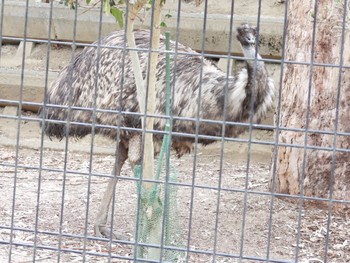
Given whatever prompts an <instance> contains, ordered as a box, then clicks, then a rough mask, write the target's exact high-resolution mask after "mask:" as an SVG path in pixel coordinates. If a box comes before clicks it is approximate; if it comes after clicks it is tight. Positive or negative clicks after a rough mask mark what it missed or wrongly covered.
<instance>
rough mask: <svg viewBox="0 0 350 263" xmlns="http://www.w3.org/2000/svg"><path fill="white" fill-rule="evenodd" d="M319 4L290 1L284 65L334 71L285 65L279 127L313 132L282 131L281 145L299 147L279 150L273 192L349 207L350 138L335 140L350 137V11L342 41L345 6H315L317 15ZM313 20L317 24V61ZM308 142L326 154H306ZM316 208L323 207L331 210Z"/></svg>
mask: <svg viewBox="0 0 350 263" xmlns="http://www.w3.org/2000/svg"><path fill="white" fill-rule="evenodd" d="M314 2H315V1H304V0H291V1H289V9H288V10H289V11H288V26H287V29H286V30H287V38H286V52H285V60H286V61H291V62H294V61H295V62H304V63H305V62H306V63H311V62H312V61H313V63H316V64H320V63H321V64H332V65H334V66H332V67H325V66H319V65H313V67H311V66H310V65H301V64H293V63H291V64H289V63H287V64H285V67H284V76H283V83H282V93H281V112H280V113H279V114H280V115H279V117H280V119H279V122H280V123H279V124H280V127H281V128H282V129H283V128H286V129H292V128H297V129H307V130H311V131H308V132H303V131H285V130H282V131H280V135H279V143H282V144H283V143H286V144H293V146H294V147H290V146H286V147H284V146H279V147H278V149H277V158H276V173H275V175H274V176H275V177H274V178H275V181H274V185H271V188H274V189H272V191H275V192H277V193H285V194H292V195H305V196H310V197H321V198H332V199H336V200H346V201H350V153H349V152H348V153H347V152H345V151H346V150H349V149H350V136H349V134H348V135H347V136H346V135H344V134H340V135H339V134H338V135H337V136H336V137H335V138H334V136H335V135H334V134H335V131H336V132H338V133H349V132H350V103H349V102H350V68H349V65H350V34H349V31H350V29H349V24H350V21H349V16H350V13H349V7H347V9H348V10H347V22H346V29H345V35H344V40H343V41H342V30H343V23H342V21H343V15H344V6H343V3H342V2H344V1H337V0H319V1H316V2H318V6H317V12H315V10H314ZM314 19H317V20H316V28H315V30H316V35H315V45H314V54H313V55H312V38H313V30H314ZM342 42H344V52H343V54H342V59H343V62H342V64H343V66H345V67H347V68H340V67H339V65H340V63H341V47H342ZM312 56H313V58H312ZM310 74H311V82H310ZM339 74H340V76H339ZM339 77H341V78H339ZM309 92H310V99H308V98H309ZM339 92H340V94H339V102H337V96H338V93H339ZM337 105H338V106H337ZM337 107H338V108H337ZM337 114H338V119H337ZM315 130H317V131H320V132H315ZM325 132H326V133H328V134H325ZM305 137H306V138H305ZM334 139H335V140H334ZM305 140H306V145H307V147H322V148H323V149H305V148H304V146H305ZM295 146H296V147H295ZM297 146H301V148H297ZM334 146H335V147H336V151H335V152H333V147H334ZM324 148H328V149H329V150H327V149H324ZM344 150H345V151H344ZM271 182H273V181H272V180H271ZM302 183H303V187H302ZM313 203H315V204H317V205H318V204H320V205H322V206H323V205H325V204H327V203H325V202H316V201H315V202H313ZM344 207H347V208H348V209H349V207H350V206H349V205H344V204H340V203H339V202H338V203H337V202H335V203H334V208H335V209H336V210H337V211H344Z"/></svg>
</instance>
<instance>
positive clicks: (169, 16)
mask: <svg viewBox="0 0 350 263" xmlns="http://www.w3.org/2000/svg"><path fill="white" fill-rule="evenodd" d="M165 17H166V18H171V17H173V16H172V15H171V14H169V13H167V14H166V15H165Z"/></svg>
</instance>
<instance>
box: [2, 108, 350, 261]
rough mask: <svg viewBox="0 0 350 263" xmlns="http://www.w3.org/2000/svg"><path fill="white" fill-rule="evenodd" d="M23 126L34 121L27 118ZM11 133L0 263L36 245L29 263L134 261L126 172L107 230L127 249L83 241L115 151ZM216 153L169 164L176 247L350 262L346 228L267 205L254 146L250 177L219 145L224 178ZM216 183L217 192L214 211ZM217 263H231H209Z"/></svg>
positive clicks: (29, 130) (239, 153) (339, 221)
mask: <svg viewBox="0 0 350 263" xmlns="http://www.w3.org/2000/svg"><path fill="white" fill-rule="evenodd" d="M24 116H26V117H36V115H33V114H30V113H24ZM19 128H20V129H19V133H17V131H18V123H17V122H16V121H15V120H5V119H1V120H0V142H1V145H2V146H1V147H0V160H1V163H0V175H1V177H0V178H1V180H0V190H1V191H0V192H1V203H0V242H5V244H6V243H8V242H9V241H10V230H9V228H10V227H11V226H13V228H14V229H15V230H13V232H12V240H11V242H12V243H13V244H14V245H13V246H12V247H10V246H9V245H1V246H0V248H1V249H0V251H1V253H0V262H6V261H7V260H8V257H9V254H10V253H11V257H12V262H27V261H32V258H33V253H34V250H33V247H32V246H33V242H34V240H35V239H36V240H37V245H38V246H39V247H41V248H38V249H36V254H35V258H36V260H37V261H41V262H53V261H57V260H58V257H60V261H62V262H73V261H81V260H82V259H83V255H82V253H83V252H85V253H86V255H85V259H86V260H87V261H88V262H105V261H107V257H108V255H109V254H108V251H109V249H110V251H111V253H112V254H111V255H112V256H116V257H131V258H132V257H133V247H132V245H130V244H129V243H128V242H132V241H134V232H135V229H134V227H135V223H134V221H135V212H136V204H137V193H136V185H135V182H134V181H133V180H128V178H130V176H131V178H133V177H132V175H131V174H132V173H131V171H130V168H129V166H128V165H127V166H126V167H124V169H123V173H122V176H125V179H122V180H121V181H120V182H119V183H118V186H117V195H116V202H115V216H114V221H113V222H114V224H115V227H116V228H117V229H118V232H119V233H120V234H122V235H123V236H124V237H125V238H126V240H125V241H124V242H123V241H121V242H119V243H117V242H113V243H112V244H110V243H109V242H108V240H91V239H90V240H86V239H84V231H85V230H86V231H87V233H86V234H87V235H88V236H90V237H93V222H94V217H95V215H96V211H97V209H98V205H99V203H100V200H101V197H102V194H103V192H104V189H105V187H106V184H107V181H108V178H107V177H108V176H109V175H110V173H111V171H112V166H113V162H114V156H113V152H112V151H111V149H113V148H114V147H115V146H114V144H113V142H111V141H109V140H107V139H105V138H101V137H97V138H96V139H95V144H96V145H94V146H95V148H94V150H93V155H90V154H89V151H90V142H91V137H90V136H88V137H87V138H84V139H83V140H81V141H74V140H72V141H69V144H68V151H67V153H65V151H64V145H65V141H62V142H58V141H50V140H49V139H48V138H46V137H44V140H43V145H44V147H43V148H40V139H41V136H40V128H39V125H38V123H37V122H34V121H22V122H21V124H20V126H19ZM271 135H272V134H271V133H270V132H267V131H258V132H254V138H258V139H260V140H263V141H268V140H271V138H272V136H271ZM17 138H19V147H18V151H16V144H15V142H16V140H17ZM220 149H221V144H220V143H215V144H213V145H209V146H207V147H199V148H198V154H197V159H196V164H195V166H194V155H193V154H190V155H186V156H184V157H183V158H181V159H177V158H175V157H174V156H172V159H171V163H172V165H173V166H174V168H175V169H176V171H177V176H178V179H177V182H178V183H180V184H181V185H180V186H178V188H177V198H176V200H177V204H178V220H179V226H180V227H179V230H178V231H179V232H180V233H181V236H182V237H183V240H182V244H184V247H185V244H187V238H188V236H190V242H189V246H190V249H192V250H197V251H207V252H210V251H212V250H213V246H214V240H215V238H216V239H217V243H216V244H217V245H216V251H217V252H218V253H222V254H223V255H224V254H233V255H236V256H238V255H239V253H240V251H241V249H242V252H243V256H244V257H246V258H248V259H246V260H243V261H242V262H258V261H259V259H260V260H262V259H264V258H267V257H268V258H269V259H271V260H275V262H276V261H277V262H284V261H288V262H294V260H295V257H296V251H298V262H324V261H323V260H324V257H325V242H327V244H328V246H327V256H326V258H327V259H328V261H327V262H350V248H349V243H348V242H349V236H350V232H349V229H350V220H349V218H344V217H338V216H335V215H331V216H330V217H328V214H327V211H322V210H318V209H301V210H299V206H298V205H297V204H293V203H290V202H287V201H286V200H281V199H278V198H272V197H271V195H269V188H268V183H269V170H270V154H271V148H270V147H267V146H263V145H252V148H251V161H250V163H249V167H248V169H247V164H248V163H247V156H248V154H247V144H245V143H233V142H231V143H225V145H224V155H223V162H222V169H220V157H221V151H220ZM16 167H17V168H16ZM40 167H41V170H40V169H39V168H40ZM64 170H66V171H67V172H66V173H64V172H63V171H64ZM220 171H221V173H220ZM89 172H90V173H89ZM89 174H91V176H89ZM220 174H221V188H222V190H221V191H220V206H219V208H218V209H217V201H218V194H219V192H218V185H219V178H220ZM193 177H195V181H194V187H193V201H191V195H192V187H189V186H190V185H191V183H192V179H193ZM89 186H90V187H89ZM88 187H89V188H88ZM246 190H248V191H246ZM88 204H89V205H88ZM191 204H192V211H193V212H192V215H191V216H192V220H191V222H190V221H189V218H190V209H191ZM216 220H218V221H217V228H216V229H215V223H216ZM299 223H300V225H299ZM328 224H329V231H327V227H328ZM189 225H191V227H190V228H189ZM35 229H36V231H37V234H35V232H33V231H34V230H35ZM189 229H190V230H189ZM60 231H61V232H60ZM189 231H190V232H189ZM59 233H61V234H62V236H60V235H59ZM327 233H328V234H327ZM65 234H67V235H72V236H71V237H69V236H65ZM242 241H243V242H242ZM125 242H126V243H125ZM0 244H1V243H0ZM16 244H18V245H16ZM297 244H298V246H299V248H298V249H297V247H296V246H297ZM57 250H60V254H59V253H58V252H57ZM91 253H92V254H94V253H97V254H98V256H97V255H91ZM188 256H189V262H209V261H211V256H210V255H206V254H204V253H194V252H191V253H189V254H188ZM249 258H250V259H249ZM112 262H128V260H126V259H121V258H119V259H113V260H112ZM216 262H238V259H235V258H230V257H223V256H217V257H216Z"/></svg>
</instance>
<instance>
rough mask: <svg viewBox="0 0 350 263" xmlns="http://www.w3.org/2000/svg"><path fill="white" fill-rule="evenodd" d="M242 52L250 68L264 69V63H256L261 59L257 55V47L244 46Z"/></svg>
mask: <svg viewBox="0 0 350 263" xmlns="http://www.w3.org/2000/svg"><path fill="white" fill-rule="evenodd" d="M242 50H243V54H244V57H245V58H247V60H246V61H247V64H248V66H249V67H256V68H257V69H259V68H264V62H263V61H255V59H258V60H259V59H261V56H260V55H259V54H257V53H256V47H255V45H249V46H242Z"/></svg>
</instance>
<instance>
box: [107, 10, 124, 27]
mask: <svg viewBox="0 0 350 263" xmlns="http://www.w3.org/2000/svg"><path fill="white" fill-rule="evenodd" d="M110 12H111V14H112V16H114V18H115V20H116V21H117V23H118V26H119V27H120V28H122V27H123V25H124V19H123V11H122V10H120V9H119V8H116V7H111V11H110Z"/></svg>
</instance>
